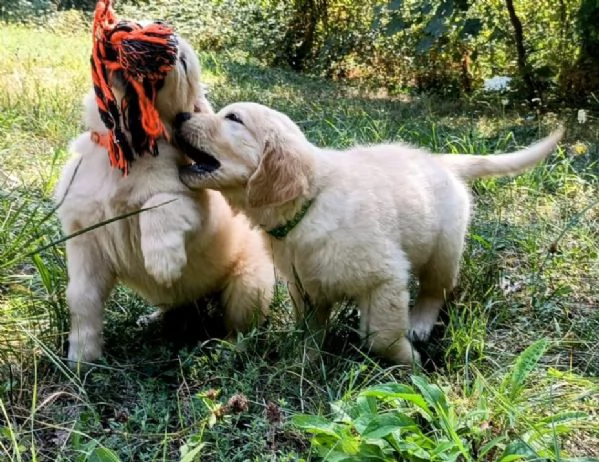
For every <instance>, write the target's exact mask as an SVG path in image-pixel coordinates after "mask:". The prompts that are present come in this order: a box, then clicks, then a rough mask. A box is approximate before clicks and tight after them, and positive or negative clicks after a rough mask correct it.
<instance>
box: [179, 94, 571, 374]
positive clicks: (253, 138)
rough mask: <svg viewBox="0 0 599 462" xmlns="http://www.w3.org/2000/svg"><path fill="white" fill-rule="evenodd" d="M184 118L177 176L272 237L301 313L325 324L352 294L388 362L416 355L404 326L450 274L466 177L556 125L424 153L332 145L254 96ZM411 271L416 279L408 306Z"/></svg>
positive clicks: (417, 325)
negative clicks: (512, 142)
mask: <svg viewBox="0 0 599 462" xmlns="http://www.w3.org/2000/svg"><path fill="white" fill-rule="evenodd" d="M186 118H188V120H187V122H185V123H183V124H182V126H181V128H180V129H179V130H178V132H177V134H176V143H178V144H179V145H180V146H181V147H182V149H183V150H184V151H185V152H186V154H187V155H188V156H190V157H191V158H192V159H193V160H194V161H195V162H196V163H195V164H194V165H191V166H188V167H184V168H183V169H182V170H181V179H182V181H183V182H184V183H186V184H187V185H188V186H189V187H190V188H205V187H207V188H214V189H217V190H220V191H222V193H223V194H224V196H225V197H226V198H227V199H228V200H229V201H230V202H231V204H232V205H233V206H234V207H238V208H240V209H241V210H243V211H245V212H246V214H247V215H248V217H249V218H250V220H251V221H252V222H253V223H254V224H256V225H259V226H261V227H262V228H264V229H265V230H267V231H268V232H270V233H271V234H274V235H275V236H276V237H273V236H271V238H270V239H271V244H272V246H273V249H274V256H275V264H276V265H277V266H278V268H280V270H281V272H282V273H283V275H284V276H285V277H286V278H287V279H288V280H289V281H290V290H291V294H292V298H293V300H294V302H295V305H296V308H297V312H298V314H299V315H300V316H305V310H306V306H305V305H306V304H305V301H306V297H307V298H308V300H309V302H310V305H311V308H312V309H314V313H313V319H312V321H311V322H310V324H309V325H311V326H312V327H323V326H326V322H327V320H328V318H329V313H330V310H331V306H332V304H333V302H335V301H337V300H340V299H342V298H345V297H349V298H351V299H353V300H355V301H356V303H357V304H358V306H359V308H360V312H361V326H360V327H361V331H362V333H363V335H364V336H365V337H366V338H367V339H368V341H369V343H370V346H371V348H372V349H373V350H374V351H375V352H377V353H379V354H381V355H382V356H385V357H387V358H389V359H391V360H392V361H395V362H397V363H410V362H412V361H418V359H419V355H418V353H417V352H416V351H415V350H413V349H412V345H411V343H410V341H409V340H408V337H409V336H411V337H412V338H419V339H422V340H425V339H427V338H428V336H429V335H430V332H431V329H432V328H433V325H434V323H435V322H436V319H437V316H438V313H439V309H440V308H441V306H442V304H443V301H444V299H445V296H446V294H447V293H448V292H450V291H451V290H452V289H453V288H454V285H455V283H456V277H457V274H458V268H459V261H460V256H461V253H462V249H463V244H464V236H465V233H466V228H467V226H468V221H469V216H470V209H471V204H470V195H469V191H468V188H467V187H466V185H465V180H467V179H471V178H477V177H480V176H485V175H508V174H515V173H518V172H520V171H522V170H524V169H525V168H528V167H530V166H532V165H534V164H535V163H536V162H539V161H540V160H542V159H543V158H544V157H545V156H547V155H548V154H550V153H551V152H552V151H553V150H554V149H555V147H556V144H557V142H558V141H559V139H560V137H561V136H562V131H557V132H555V133H553V134H552V135H551V136H550V137H548V138H546V139H544V140H543V141H541V142H540V143H538V144H535V145H533V146H531V147H529V148H527V149H524V150H522V151H518V152H515V153H512V154H503V155H491V156H471V155H431V154H430V153H428V152H426V151H423V150H420V149H416V148H412V147H409V146H406V145H403V144H399V143H396V144H383V145H378V146H370V147H364V146H358V147H355V148H352V149H349V150H346V151H335V150H330V149H321V148H318V147H316V146H314V145H313V144H311V143H310V142H308V140H307V139H306V138H305V136H304V135H303V134H302V132H301V131H300V129H299V128H298V127H297V126H296V125H295V124H294V123H293V122H292V121H291V120H290V119H289V118H288V117H287V116H285V115H284V114H281V113H279V112H277V111H274V110H272V109H269V108H267V107H264V106H261V105H258V104H254V103H236V104H232V105H230V106H227V107H225V108H224V109H222V110H221V111H220V112H219V113H218V114H194V115H193V116H191V115H187V116H186ZM410 271H411V272H413V274H414V275H415V276H416V277H417V278H418V280H419V283H420V293H419V295H418V299H417V300H416V303H415V306H414V307H413V309H412V311H411V312H409V293H408V278H409V274H410ZM298 282H299V285H300V286H301V287H299V286H298Z"/></svg>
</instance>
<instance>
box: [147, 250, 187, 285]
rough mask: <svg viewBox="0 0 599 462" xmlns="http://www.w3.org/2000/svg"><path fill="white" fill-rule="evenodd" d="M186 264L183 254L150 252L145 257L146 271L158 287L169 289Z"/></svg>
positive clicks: (185, 257) (179, 276) (185, 256)
mask: <svg viewBox="0 0 599 462" xmlns="http://www.w3.org/2000/svg"><path fill="white" fill-rule="evenodd" d="M186 264H187V255H186V254H185V253H184V252H176V251H172V250H171V251H170V252H166V251H164V250H162V251H152V252H148V253H147V254H146V255H145V266H146V271H147V272H148V274H150V276H152V277H153V278H154V279H155V280H156V282H157V283H158V284H160V285H163V286H166V287H171V286H172V285H173V284H174V283H175V282H176V281H178V280H179V279H180V278H181V275H182V273H183V268H184V267H185V265H186Z"/></svg>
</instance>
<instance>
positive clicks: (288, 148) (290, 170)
mask: <svg viewBox="0 0 599 462" xmlns="http://www.w3.org/2000/svg"><path fill="white" fill-rule="evenodd" d="M302 144H303V143H299V142H297V141H294V142H289V141H288V140H285V141H283V140H280V139H276V138H270V139H268V140H267V141H266V142H265V144H264V153H263V155H262V159H261V161H260V164H259V165H258V169H257V170H256V171H255V172H254V174H253V175H252V176H251V178H250V179H249V181H248V185H247V201H248V204H249V205H250V207H254V208H256V207H264V206H266V205H277V204H282V203H284V202H288V201H290V200H292V199H295V198H296V197H298V196H301V195H302V194H307V193H308V191H309V188H310V180H311V179H312V172H313V166H312V160H311V158H310V157H308V156H307V155H306V154H305V153H304V152H303V151H302V149H305V147H304V146H302Z"/></svg>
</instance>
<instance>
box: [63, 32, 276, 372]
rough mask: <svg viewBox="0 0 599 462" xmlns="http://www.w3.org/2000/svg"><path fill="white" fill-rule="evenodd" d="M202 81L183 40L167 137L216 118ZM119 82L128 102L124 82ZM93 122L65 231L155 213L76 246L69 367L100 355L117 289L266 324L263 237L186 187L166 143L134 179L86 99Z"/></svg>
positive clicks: (241, 323) (269, 271) (66, 202)
mask: <svg viewBox="0 0 599 462" xmlns="http://www.w3.org/2000/svg"><path fill="white" fill-rule="evenodd" d="M199 77H200V65H199V62H198V59H197V57H196V55H195V53H194V52H193V50H192V49H191V47H190V46H189V45H188V44H187V43H186V42H185V41H184V40H182V39H180V38H179V41H178V56H177V62H176V63H175V66H174V67H173V69H172V70H171V71H170V72H169V73H168V75H167V76H166V78H165V79H164V82H163V85H162V86H161V89H160V90H159V92H158V95H157V99H156V109H157V111H158V114H160V117H161V119H162V121H163V122H164V124H165V126H166V128H167V130H169V131H170V130H171V125H172V123H173V120H174V118H175V115H176V114H177V113H179V112H181V111H192V110H194V109H195V110H196V111H197V110H200V111H202V112H212V110H211V109H210V105H209V103H208V101H207V100H206V99H205V97H204V95H203V92H202V89H201V87H200V83H199ZM110 83H111V85H112V90H113V91H114V94H115V95H116V100H117V101H119V102H120V101H122V100H123V99H122V98H123V92H122V88H121V87H122V85H123V84H122V82H121V81H120V80H119V77H118V75H113V76H112V77H111V80H110ZM129 104H130V105H131V104H133V102H132V101H129ZM121 109H123V108H121ZM85 124H86V126H87V129H88V131H86V132H84V133H82V134H81V135H80V136H78V137H77V138H76V139H75V140H74V141H73V142H72V144H71V146H70V149H71V151H72V152H73V156H72V158H71V159H70V161H69V162H68V163H67V164H66V166H65V167H64V170H63V171H62V174H61V177H60V180H59V182H58V185H57V187H56V191H55V200H56V202H57V203H59V204H60V207H59V209H58V215H59V218H60V221H61V222H62V226H63V229H64V232H65V233H66V234H67V235H70V234H73V233H77V232H79V231H81V230H83V229H85V228H88V227H92V226H94V225H97V224H98V223H101V222H103V221H106V220H110V219H113V218H115V217H118V216H121V215H125V214H132V213H134V212H138V211H140V210H141V209H145V211H142V212H140V213H138V214H133V215H130V216H129V217H127V218H124V219H119V220H116V221H114V222H111V223H109V224H106V225H103V226H100V227H97V228H95V229H93V230H91V231H88V232H85V233H83V234H80V235H77V236H76V237H73V238H72V239H69V240H68V241H67V243H66V252H67V266H68V276H69V282H68V287H67V292H66V296H67V302H68V306H69V310H70V313H71V331H70V335H69V343H70V346H69V352H68V359H69V360H70V361H72V362H78V361H85V362H87V361H94V360H96V359H98V358H99V357H100V355H101V349H102V324H103V314H104V304H105V301H106V299H107V298H108V296H109V294H110V293H111V290H112V289H113V287H114V285H115V284H116V282H117V281H120V282H121V283H123V284H125V285H126V286H128V287H130V288H131V289H133V290H134V291H135V292H136V293H137V294H139V295H140V296H142V297H143V298H144V299H145V300H147V301H148V302H149V303H151V304H153V305H155V306H157V307H158V308H159V310H165V309H168V308H169V307H172V306H174V305H178V304H184V303H189V302H192V301H194V300H197V299H198V298H200V297H203V296H205V295H207V294H209V293H213V292H220V293H221V294H222V296H221V299H222V305H223V309H224V320H225V323H226V327H227V328H228V330H229V331H231V333H234V332H237V331H247V330H248V329H249V328H250V327H251V326H252V325H253V323H254V322H256V323H259V322H260V321H261V320H262V319H263V317H264V315H265V314H266V312H267V309H268V306H269V303H270V300H271V298H272V293H273V287H274V283H275V280H274V266H273V263H272V256H271V254H270V252H269V251H268V249H267V248H266V246H265V240H264V239H263V237H262V236H261V233H260V231H259V230H257V229H255V228H253V227H252V226H251V225H250V223H249V222H248V220H247V218H246V217H245V216H243V215H241V214H235V213H233V212H232V210H231V208H230V207H229V205H228V204H227V202H226V201H225V199H224V198H223V196H222V195H221V194H220V193H218V192H215V191H209V190H204V189H198V190H195V191H191V190H190V189H188V188H187V187H186V186H185V185H183V184H182V183H181V181H180V180H179V172H178V168H179V166H181V165H183V164H184V163H185V157H184V155H183V154H182V153H181V152H180V151H178V150H177V149H176V148H174V147H173V146H172V145H171V144H170V143H167V142H166V141H165V140H164V139H159V140H158V144H157V148H158V155H156V156H152V155H149V154H146V155H143V156H139V157H137V158H136V159H135V161H134V162H133V163H132V164H131V168H130V170H129V172H128V175H126V176H125V175H123V173H122V172H121V171H119V170H118V169H116V168H113V167H112V166H111V164H110V162H109V157H108V155H107V148H106V147H105V146H103V145H102V143H101V142H99V139H102V137H105V136H106V135H107V129H106V126H105V124H104V123H103V121H102V120H101V119H100V115H99V112H98V105H97V102H96V100H95V99H94V95H93V94H89V95H88V96H87V97H86V99H85ZM123 125H124V126H125V124H123ZM126 135H127V136H131V133H129V132H126ZM156 317H157V316H154V318H156Z"/></svg>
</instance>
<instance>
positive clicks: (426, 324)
mask: <svg viewBox="0 0 599 462" xmlns="http://www.w3.org/2000/svg"><path fill="white" fill-rule="evenodd" d="M435 322H436V316H435V318H434V319H432V316H427V313H426V312H422V311H414V310H412V312H411V313H410V330H409V331H408V337H409V339H410V340H412V341H413V342H426V341H427V340H428V339H429V338H430V336H431V332H432V331H433V328H434V327H435Z"/></svg>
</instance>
